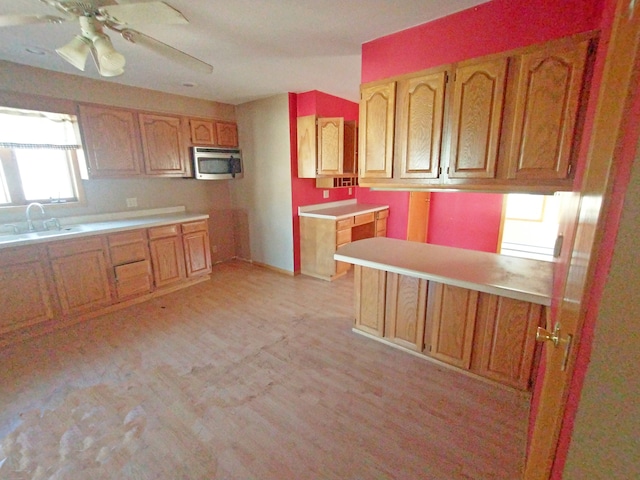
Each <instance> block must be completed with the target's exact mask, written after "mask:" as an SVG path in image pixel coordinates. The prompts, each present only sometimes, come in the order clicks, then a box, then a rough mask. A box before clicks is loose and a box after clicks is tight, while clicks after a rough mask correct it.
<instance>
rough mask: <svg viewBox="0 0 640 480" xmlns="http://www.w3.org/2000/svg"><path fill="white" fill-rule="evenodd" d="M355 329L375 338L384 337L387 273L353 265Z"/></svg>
mask: <svg viewBox="0 0 640 480" xmlns="http://www.w3.org/2000/svg"><path fill="white" fill-rule="evenodd" d="M354 285H355V303H356V318H355V328H357V329H359V330H362V331H363V332H367V333H370V334H372V335H375V336H377V337H382V336H383V335H384V314H385V302H386V289H387V272H385V271H383V270H377V269H375V268H368V267H362V266H360V265H354Z"/></svg>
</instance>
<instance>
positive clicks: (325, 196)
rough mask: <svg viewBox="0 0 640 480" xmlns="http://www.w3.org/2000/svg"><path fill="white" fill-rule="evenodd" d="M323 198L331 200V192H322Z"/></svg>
mask: <svg viewBox="0 0 640 480" xmlns="http://www.w3.org/2000/svg"><path fill="white" fill-rule="evenodd" d="M322 198H329V190H323V191H322Z"/></svg>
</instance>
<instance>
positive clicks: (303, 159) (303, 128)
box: [296, 115, 318, 178]
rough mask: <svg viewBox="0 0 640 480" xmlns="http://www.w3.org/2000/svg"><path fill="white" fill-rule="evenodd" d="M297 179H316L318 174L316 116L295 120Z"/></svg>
mask: <svg viewBox="0 0 640 480" xmlns="http://www.w3.org/2000/svg"><path fill="white" fill-rule="evenodd" d="M296 126H297V129H296V130H297V137H298V142H297V147H298V178H316V176H317V173H318V170H317V168H318V166H317V159H318V157H317V155H318V137H317V135H316V116H315V115H306V116H304V117H298V118H297V123H296Z"/></svg>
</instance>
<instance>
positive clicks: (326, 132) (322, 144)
mask: <svg viewBox="0 0 640 480" xmlns="http://www.w3.org/2000/svg"><path fill="white" fill-rule="evenodd" d="M356 135H357V127H356V122H355V121H345V120H344V118H343V117H316V116H315V115H306V116H304V117H298V119H297V149H298V178H318V177H337V176H342V175H345V176H348V175H352V176H353V175H356V174H357V168H358V162H357V148H356V145H357V141H356Z"/></svg>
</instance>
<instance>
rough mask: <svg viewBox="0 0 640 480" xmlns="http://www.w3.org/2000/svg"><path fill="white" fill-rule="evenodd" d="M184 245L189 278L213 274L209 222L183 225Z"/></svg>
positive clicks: (203, 221)
mask: <svg viewBox="0 0 640 480" xmlns="http://www.w3.org/2000/svg"><path fill="white" fill-rule="evenodd" d="M182 244H183V247H184V259H185V266H186V269H187V277H189V278H191V277H195V276H198V275H207V274H209V273H211V248H210V246H209V229H208V226H207V221H206V220H202V221H198V222H191V223H183V224H182Z"/></svg>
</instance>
